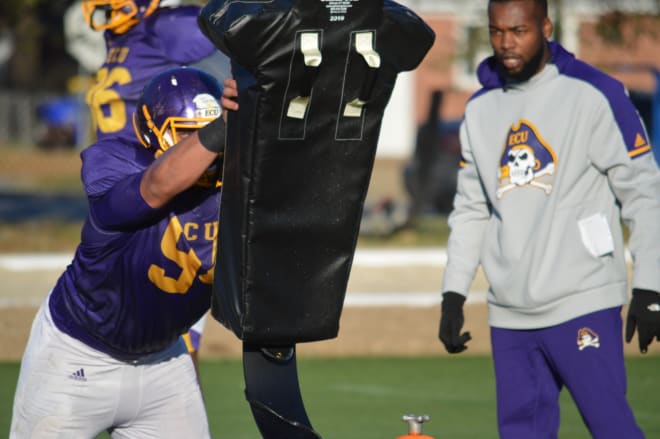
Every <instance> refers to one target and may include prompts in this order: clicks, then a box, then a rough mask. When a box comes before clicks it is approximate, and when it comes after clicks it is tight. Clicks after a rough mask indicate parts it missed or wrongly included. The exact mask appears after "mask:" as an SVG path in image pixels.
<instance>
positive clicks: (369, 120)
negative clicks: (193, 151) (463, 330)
mask: <svg viewBox="0 0 660 439" xmlns="http://www.w3.org/2000/svg"><path fill="white" fill-rule="evenodd" d="M199 25H200V28H201V29H202V31H203V32H204V33H205V34H206V35H207V36H208V37H209V38H210V39H211V40H212V41H213V42H214V44H215V45H216V46H217V47H218V48H219V49H220V50H221V51H223V52H224V53H225V54H226V55H228V56H229V57H230V58H231V60H232V72H233V76H234V78H235V79H236V81H237V84H238V103H239V110H238V111H235V112H234V111H230V112H229V114H228V121H227V144H226V147H225V155H224V174H223V189H222V197H221V202H220V218H219V221H220V232H219V236H218V247H217V257H216V268H215V280H214V285H213V300H212V307H211V312H212V315H213V316H214V318H215V319H216V320H218V321H219V322H220V323H222V324H223V325H224V326H225V327H227V328H228V329H229V330H231V331H232V332H233V333H234V334H235V335H236V336H237V337H238V338H239V339H240V340H242V342H243V364H244V375H245V381H246V390H245V394H246V399H247V400H248V402H249V403H250V407H251V409H252V413H253V415H254V418H255V421H256V423H257V426H258V428H259V430H260V432H261V434H262V435H263V437H264V438H267V439H279V438H282V439H296V438H304V439H307V438H318V437H320V435H319V434H318V433H317V432H316V431H314V429H313V428H312V426H311V423H310V421H309V419H308V416H307V414H306V412H305V408H304V404H303V401H302V397H301V395H300V389H299V382H298V375H297V370H296V356H295V346H296V344H297V343H302V342H312V341H320V340H326V339H330V338H334V337H336V336H337V334H338V330H339V318H340V315H341V311H342V306H343V301H344V295H345V292H346V286H347V282H348V277H349V273H350V269H351V263H352V260H353V255H354V251H355V245H356V242H357V237H358V232H359V225H360V219H361V215H362V209H363V206H364V200H365V197H366V193H367V189H368V186H369V180H370V178H371V172H372V168H373V163H374V158H375V153H376V146H377V142H378V135H379V131H380V126H381V121H382V116H383V112H384V109H385V106H386V105H387V102H388V100H389V98H390V95H391V93H392V89H393V87H394V85H395V81H396V77H397V74H398V73H400V72H402V71H408V70H412V69H414V68H415V67H417V66H418V65H419V63H420V62H421V61H422V59H423V58H424V56H425V55H426V53H427V52H428V50H429V49H430V47H431V45H432V44H433V41H434V38H435V35H434V33H433V32H432V31H431V30H430V28H429V27H428V26H427V25H426V24H425V23H424V21H423V20H422V19H421V18H420V17H418V16H417V15H416V14H415V13H413V12H412V11H411V10H410V9H408V8H405V7H403V6H401V5H399V4H397V3H394V2H391V1H384V0H352V1H339V0H297V1H296V0H270V1H245V0H211V1H210V2H209V3H208V4H207V5H206V6H205V7H204V8H203V9H202V11H201V14H200V16H199Z"/></svg>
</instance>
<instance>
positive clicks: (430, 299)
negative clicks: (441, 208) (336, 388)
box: [0, 291, 486, 308]
mask: <svg viewBox="0 0 660 439" xmlns="http://www.w3.org/2000/svg"><path fill="white" fill-rule="evenodd" d="M42 300H43V298H41V297H0V308H13V307H18V306H39V304H40V303H41V302H42ZM441 301H442V296H441V294H440V291H437V292H431V293H425V292H420V293H416V292H409V293H406V292H401V293H396V292H393V293H352V292H348V293H346V297H345V298H344V306H345V307H347V308H370V307H395V306H401V307H409V308H430V307H433V306H437V305H439V304H440V302H441ZM485 302H486V293H485V292H479V291H475V292H471V293H470V294H469V295H468V299H467V304H473V303H485Z"/></svg>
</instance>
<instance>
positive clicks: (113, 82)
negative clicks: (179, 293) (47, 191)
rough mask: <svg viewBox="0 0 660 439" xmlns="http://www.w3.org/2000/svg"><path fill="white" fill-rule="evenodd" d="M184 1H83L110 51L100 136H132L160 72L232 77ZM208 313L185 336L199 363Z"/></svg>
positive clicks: (95, 120) (94, 98)
mask: <svg viewBox="0 0 660 439" xmlns="http://www.w3.org/2000/svg"><path fill="white" fill-rule="evenodd" d="M179 3H180V1H179V0H83V1H82V10H83V15H84V17H85V20H86V21H87V23H88V24H89V26H90V27H91V28H92V29H94V30H96V31H103V35H104V38H105V41H106V46H107V55H106V59H105V61H104V63H103V65H102V66H101V67H100V68H99V69H98V71H97V72H96V81H95V84H94V85H93V86H92V87H91V88H90V89H89V91H88V92H87V97H86V101H87V104H88V106H89V109H90V115H91V121H92V125H93V128H94V132H95V135H96V138H97V139H102V138H104V137H106V136H113V137H117V136H122V137H128V138H129V139H131V138H132V137H133V128H132V125H131V115H132V114H133V111H134V110H135V104H136V101H137V98H138V95H139V93H140V91H141V90H142V88H143V87H144V85H145V83H146V82H147V81H148V80H149V79H151V78H152V77H154V76H155V75H156V74H158V73H160V72H162V71H164V70H167V69H170V68H173V67H177V66H182V65H190V66H193V67H197V68H199V69H201V70H204V71H206V72H207V73H210V74H211V75H213V76H215V77H216V78H225V77H228V76H230V75H231V73H230V67H229V60H228V58H227V57H226V56H225V55H223V54H222V53H221V52H219V51H218V50H216V48H215V46H214V45H213V44H212V43H211V41H210V40H208V39H207V37H206V36H205V35H204V34H202V32H201V31H200V29H199V27H198V25H197V15H198V14H199V10H200V7H199V6H195V5H187V6H180V5H179ZM205 321H206V315H204V316H202V318H201V319H200V320H199V321H198V322H197V323H196V324H195V325H194V326H193V327H192V328H191V330H190V333H188V334H185V336H184V339H185V341H186V344H187V346H188V350H189V351H190V353H191V355H192V357H193V361H194V362H195V367H196V368H197V364H198V363H197V359H198V351H199V345H200V343H201V336H202V331H203V329H204V324H205Z"/></svg>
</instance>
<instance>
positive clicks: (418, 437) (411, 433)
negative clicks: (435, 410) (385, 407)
mask: <svg viewBox="0 0 660 439" xmlns="http://www.w3.org/2000/svg"><path fill="white" fill-rule="evenodd" d="M429 419H431V417H430V416H429V415H403V421H404V422H407V423H408V434H407V435H406V436H399V437H398V438H397V439H433V438H432V437H431V436H427V435H425V434H422V424H423V423H424V422H426V421H428V420H429Z"/></svg>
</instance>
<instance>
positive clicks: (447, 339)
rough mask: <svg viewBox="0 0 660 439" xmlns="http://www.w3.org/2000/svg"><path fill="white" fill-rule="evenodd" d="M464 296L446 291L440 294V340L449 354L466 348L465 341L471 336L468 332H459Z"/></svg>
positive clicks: (461, 322) (461, 325)
mask: <svg viewBox="0 0 660 439" xmlns="http://www.w3.org/2000/svg"><path fill="white" fill-rule="evenodd" d="M464 303H465V296H463V295H462V294H458V293H454V292H453V291H447V292H446V293H444V294H443V295H442V316H441V317H440V334H439V336H440V341H441V342H442V344H444V345H445V349H447V352H449V353H450V354H458V353H459V352H463V351H464V350H466V349H467V346H465V343H467V342H468V341H470V340H471V339H472V337H471V336H470V333H469V332H464V333H462V334H461V329H462V328H463V323H464V322H465V318H464V317H463V304H464Z"/></svg>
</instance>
